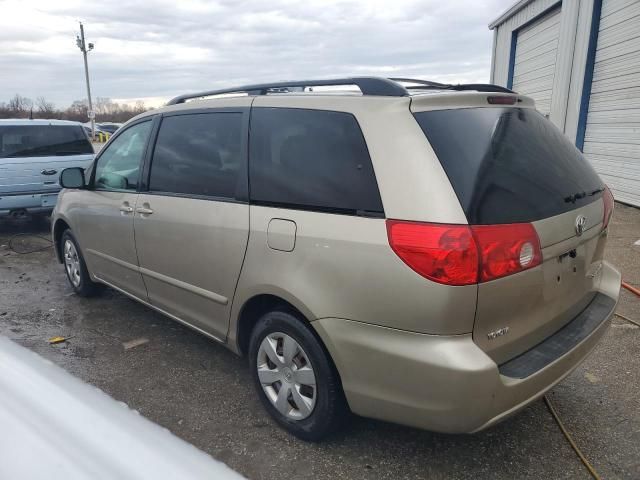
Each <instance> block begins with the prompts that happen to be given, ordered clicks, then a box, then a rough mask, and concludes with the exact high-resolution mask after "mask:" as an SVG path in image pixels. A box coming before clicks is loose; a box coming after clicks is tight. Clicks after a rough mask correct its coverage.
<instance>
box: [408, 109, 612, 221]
mask: <svg viewBox="0 0 640 480" xmlns="http://www.w3.org/2000/svg"><path fill="white" fill-rule="evenodd" d="M415 118H416V120H417V121H418V123H419V124H420V127H421V128H422V130H423V132H424V133H425V135H426V136H427V138H428V139H429V142H430V143H431V146H432V147H433V149H434V151H435V153H436V155H437V156H438V159H439V160H440V163H441V164H442V167H443V168H444V170H445V172H446V173H447V175H448V177H449V180H450V181H451V185H452V186H453V188H454V190H455V192H456V194H457V196H458V199H459V200H460V204H461V205H462V208H463V210H464V212H465V214H466V216H467V220H468V221H469V223H472V224H476V225H479V224H498V223H517V222H533V221H536V220H541V219H543V218H547V217H551V216H554V215H559V214H561V213H564V212H567V211H569V210H573V209H575V208H578V207H580V206H582V205H586V204H588V203H591V202H593V201H594V200H595V199H596V198H599V197H600V196H601V195H602V189H603V187H604V185H603V183H602V180H600V178H599V177H598V175H597V174H596V173H595V171H594V170H593V168H592V167H591V165H590V164H589V163H588V162H587V161H586V160H585V159H584V157H583V156H582V154H581V153H580V151H579V150H578V149H577V148H576V147H575V146H574V145H573V144H572V143H571V142H570V141H569V139H568V138H567V137H565V136H564V134H563V133H562V132H560V130H558V129H557V128H556V127H555V126H554V125H553V123H551V122H550V121H549V120H547V119H546V118H544V117H543V116H542V115H541V114H540V113H538V112H537V111H535V110H533V109H529V108H493V107H491V108H487V107H485V108H466V109H456V110H436V111H429V112H419V113H416V114H415Z"/></svg>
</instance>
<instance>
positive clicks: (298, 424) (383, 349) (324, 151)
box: [52, 77, 620, 440]
mask: <svg viewBox="0 0 640 480" xmlns="http://www.w3.org/2000/svg"><path fill="white" fill-rule="evenodd" d="M60 182H61V185H62V186H63V187H64V190H63V191H62V193H61V194H60V197H59V200H58V203H57V206H56V208H55V211H54V215H53V222H52V223H53V239H54V241H55V245H56V252H57V255H58V258H59V260H60V261H61V262H62V263H63V264H64V266H65V269H66V272H67V276H68V279H69V282H70V283H71V286H72V287H73V289H74V290H75V291H76V292H77V293H78V294H80V295H90V294H92V293H95V292H96V287H97V285H98V284H104V285H107V286H109V287H111V288H114V289H116V290H118V291H120V292H122V293H124V294H125V295H128V296H129V297H131V298H133V299H135V300H137V301H139V302H141V303H143V304H145V305H147V306H149V307H151V308H153V309H155V310H157V311H159V312H161V313H163V314H165V315H167V316H169V317H171V318H173V319H174V320H176V321H178V322H181V323H183V324H185V325H188V326H189V327H191V328H193V329H195V330H197V331H198V332H200V333H202V334H204V335H206V336H208V337H210V338H212V339H214V340H216V341H217V342H220V343H222V344H224V345H226V346H227V347H228V348H230V349H231V350H233V351H234V352H236V353H237V354H239V355H243V356H246V357H248V359H249V364H250V366H251V371H252V375H253V379H254V383H255V386H256V390H257V393H258V395H259V397H260V399H261V401H262V403H263V405H264V407H265V409H266V410H267V411H268V412H269V413H270V414H271V415H272V416H273V418H274V419H275V420H276V421H277V422H278V423H279V424H280V425H281V426H283V427H284V428H286V429H287V430H288V431H290V432H291V433H293V434H295V435H297V436H299V437H301V438H303V439H307V440H317V439H320V438H322V437H323V436H324V435H326V434H327V433H329V432H331V431H332V430H334V429H335V428H336V427H339V426H340V423H341V420H342V419H343V418H344V416H345V415H346V414H348V412H349V411H351V412H354V413H356V414H359V415H363V416H366V417H373V418H378V419H382V420H386V421H391V422H397V423H401V424H405V425H411V426H414V427H419V428H425V429H429V430H434V431H440V432H475V431H478V430H481V429H484V428H486V427H488V426H490V425H493V424H494V423H496V422H498V421H500V420H502V419H504V418H506V417H507V416H508V415H510V414H512V413H514V412H516V411H518V410H519V409H521V408H523V407H524V406H526V405H527V404H529V403H530V402H532V401H533V400H535V399H537V398H539V397H540V396H542V395H543V394H544V393H545V392H546V391H547V390H548V389H550V388H551V387H553V386H554V385H555V384H556V383H558V382H559V381H561V380H562V379H563V378H564V377H565V376H567V375H568V374H569V373H570V372H571V371H572V370H573V369H574V368H575V367H576V366H577V365H578V364H579V363H580V362H581V361H582V360H584V358H585V357H586V356H587V355H588V354H589V353H590V352H591V350H592V349H593V348H594V347H595V345H596V344H597V342H598V341H599V340H600V338H602V336H603V335H604V333H605V331H606V328H607V326H608V324H609V319H610V318H611V316H612V315H613V312H614V310H615V307H616V303H617V301H618V295H619V289H620V274H619V273H618V271H617V270H616V269H615V268H614V267H613V266H612V265H610V264H609V263H607V262H606V261H604V260H603V253H604V248H605V243H606V239H607V226H608V222H609V219H610V217H611V213H612V210H613V197H612V195H611V193H610V192H609V190H608V189H607V187H606V186H605V185H604V184H603V182H602V180H601V179H600V178H599V177H598V176H597V174H596V173H595V172H594V170H593V169H592V168H591V166H590V165H589V163H588V162H587V161H586V160H585V159H584V157H583V156H582V154H581V153H580V152H579V151H578V150H577V149H576V148H575V147H574V146H573V144H572V143H571V142H570V140H569V139H567V138H566V137H565V136H564V135H563V134H562V133H561V132H560V131H559V130H558V129H557V128H556V127H555V126H554V125H553V124H552V123H551V122H550V121H549V120H547V119H546V118H544V117H543V116H542V115H541V114H540V113H538V112H537V111H536V110H535V106H534V103H533V101H532V100H531V99H530V98H527V97H524V96H522V95H518V94H517V93H515V92H512V91H510V90H507V89H505V88H502V87H498V86H495V85H484V84H474V85H445V84H438V83H433V82H427V81H421V80H407V79H386V78H375V77H367V78H348V79H337V80H321V81H307V82H288V83H278V84H268V85H252V86H247V87H239V88H231V89H225V90H217V91H209V92H200V93H197V94H193V95H183V96H180V97H177V98H175V99H174V100H172V101H170V102H169V104H168V105H167V106H166V107H163V108H160V109H158V110H152V111H149V112H146V113H144V114H142V115H139V116H137V117H136V118H134V119H132V120H131V121H129V122H128V123H127V124H126V125H124V126H123V127H122V128H120V129H119V130H118V131H117V132H116V134H115V135H114V136H113V137H112V138H111V139H110V141H109V142H108V143H107V144H106V146H105V147H104V148H103V149H102V151H101V152H100V153H99V154H98V155H97V157H96V160H95V162H94V163H93V165H92V166H91V167H90V168H89V169H87V170H85V171H83V170H82V169H80V168H75V169H67V170H65V171H63V173H62V174H61V179H60Z"/></svg>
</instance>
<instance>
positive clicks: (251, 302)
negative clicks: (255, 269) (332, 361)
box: [230, 293, 315, 356]
mask: <svg viewBox="0 0 640 480" xmlns="http://www.w3.org/2000/svg"><path fill="white" fill-rule="evenodd" d="M274 310H282V311H285V312H289V313H292V314H293V315H294V316H296V317H297V318H299V319H300V320H301V321H302V322H304V323H306V324H307V325H310V324H311V322H310V319H309V317H308V315H305V314H304V313H303V308H298V307H297V306H296V305H294V304H293V303H292V302H290V301H288V300H286V299H284V298H282V297H281V296H279V295H276V294H273V293H261V294H256V295H254V296H252V297H250V298H248V299H247V300H246V301H245V302H244V303H243V304H242V307H241V308H240V310H239V312H238V317H237V321H236V327H235V332H234V331H233V330H232V331H231V332H230V333H232V335H233V333H235V338H230V340H232V341H235V347H236V351H237V353H239V354H240V355H241V356H245V355H246V354H247V352H248V350H249V340H250V339H251V332H252V331H253V327H254V326H255V324H256V323H257V321H258V320H259V319H260V317H262V316H263V315H264V314H265V313H268V312H272V311H274ZM310 330H311V331H312V332H314V334H315V329H313V327H311V328H310Z"/></svg>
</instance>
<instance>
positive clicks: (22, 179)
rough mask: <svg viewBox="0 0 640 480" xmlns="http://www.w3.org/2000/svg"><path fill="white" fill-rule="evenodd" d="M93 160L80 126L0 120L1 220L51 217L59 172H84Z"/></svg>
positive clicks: (58, 187) (57, 190) (54, 121)
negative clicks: (79, 170) (49, 214)
mask: <svg viewBox="0 0 640 480" xmlns="http://www.w3.org/2000/svg"><path fill="white" fill-rule="evenodd" d="M93 156H94V155H93V147H92V146H91V143H90V142H89V139H88V137H87V135H86V134H85V132H84V130H83V128H82V125H81V124H80V123H77V122H68V121H65V120H0V216H6V215H24V214H27V213H29V214H46V213H50V212H51V211H52V210H53V207H54V206H55V204H56V200H57V198H58V192H59V191H60V185H59V184H58V177H59V176H60V172H62V170H64V169H65V168H68V167H81V168H86V167H88V166H89V165H91V162H92V161H93Z"/></svg>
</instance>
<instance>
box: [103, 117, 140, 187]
mask: <svg viewBox="0 0 640 480" xmlns="http://www.w3.org/2000/svg"><path fill="white" fill-rule="evenodd" d="M150 131H151V121H148V122H142V123H138V124H136V125H133V126H131V127H129V128H127V129H126V130H125V131H124V132H122V133H121V134H120V135H118V136H117V137H116V138H114V139H113V141H112V142H111V143H110V144H109V145H108V146H107V147H106V150H105V151H104V152H103V153H102V154H101V155H100V157H99V158H98V161H97V164H96V174H95V184H94V185H95V188H98V189H103V190H135V189H136V188H137V187H138V174H139V172H140V165H141V163H142V157H143V156H144V152H145V148H146V146H147V140H148V139H149V132H150Z"/></svg>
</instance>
